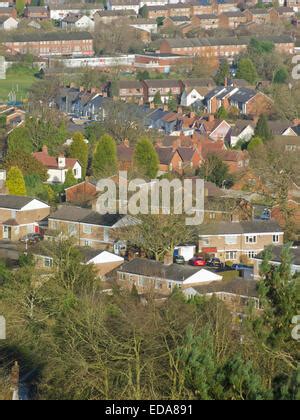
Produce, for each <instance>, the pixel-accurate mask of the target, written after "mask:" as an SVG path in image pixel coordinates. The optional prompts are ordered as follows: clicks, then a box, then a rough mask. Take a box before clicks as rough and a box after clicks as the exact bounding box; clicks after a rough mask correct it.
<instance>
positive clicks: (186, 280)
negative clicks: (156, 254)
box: [117, 257, 223, 296]
mask: <svg viewBox="0 0 300 420" xmlns="http://www.w3.org/2000/svg"><path fill="white" fill-rule="evenodd" d="M222 279H223V277H222V276H220V275H218V274H216V273H213V272H212V271H208V270H205V269H199V268H194V267H189V266H179V265H177V264H173V257H172V258H169V260H168V259H165V262H164V263H160V262H157V261H153V260H147V259H142V258H136V259H134V260H132V261H130V262H128V263H125V264H124V265H123V266H121V268H120V269H117V283H118V284H119V285H120V286H121V287H124V288H125V289H129V290H131V289H132V287H133V286H135V287H136V288H137V290H138V292H139V293H156V294H159V295H163V296H168V295H170V294H171V293H172V291H173V290H174V288H176V287H178V288H180V289H183V290H184V289H187V288H189V287H193V286H196V285H203V284H211V283H212V282H221V281H222Z"/></svg>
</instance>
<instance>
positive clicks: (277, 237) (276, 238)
mask: <svg viewBox="0 0 300 420" xmlns="http://www.w3.org/2000/svg"><path fill="white" fill-rule="evenodd" d="M278 243H279V235H273V244H278Z"/></svg>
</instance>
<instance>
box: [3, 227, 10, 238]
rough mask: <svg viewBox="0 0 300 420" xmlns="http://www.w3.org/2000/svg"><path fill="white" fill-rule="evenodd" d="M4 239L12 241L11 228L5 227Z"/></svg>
mask: <svg viewBox="0 0 300 420" xmlns="http://www.w3.org/2000/svg"><path fill="white" fill-rule="evenodd" d="M3 239H8V240H9V241H10V240H11V226H3Z"/></svg>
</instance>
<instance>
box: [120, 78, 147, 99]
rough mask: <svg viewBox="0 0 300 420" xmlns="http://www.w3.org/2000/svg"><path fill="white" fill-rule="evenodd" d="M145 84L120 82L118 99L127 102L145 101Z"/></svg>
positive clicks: (133, 81) (128, 81)
mask: <svg viewBox="0 0 300 420" xmlns="http://www.w3.org/2000/svg"><path fill="white" fill-rule="evenodd" d="M144 88H145V87H144V84H143V83H142V82H139V81H135V80H120V81H119V82H118V97H119V98H120V99H122V100H125V101H135V102H138V101H141V100H142V101H143V100H144Z"/></svg>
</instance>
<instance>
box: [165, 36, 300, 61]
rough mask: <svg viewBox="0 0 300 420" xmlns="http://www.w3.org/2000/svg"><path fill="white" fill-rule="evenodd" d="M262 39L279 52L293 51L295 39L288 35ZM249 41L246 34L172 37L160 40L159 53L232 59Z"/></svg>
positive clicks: (242, 51) (290, 52)
mask: <svg viewBox="0 0 300 420" xmlns="http://www.w3.org/2000/svg"><path fill="white" fill-rule="evenodd" d="M264 40H268V41H271V42H273V43H274V44H275V48H276V50H277V51H279V52H282V53H285V54H293V53H294V48H295V41H294V40H293V39H292V38H291V37H290V36H285V35H282V36H277V37H275V36H274V37H266V38H265V39H264ZM250 41H251V37H248V36H241V37H230V38H202V39H200V38H186V39H181V38H172V39H165V40H163V41H162V42H161V44H160V53H164V54H178V55H185V56H196V55H197V56H200V57H204V58H214V59H215V58H224V57H226V58H227V59H232V58H235V57H237V56H239V55H240V54H242V53H244V52H245V51H247V48H248V45H249V43H250Z"/></svg>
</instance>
